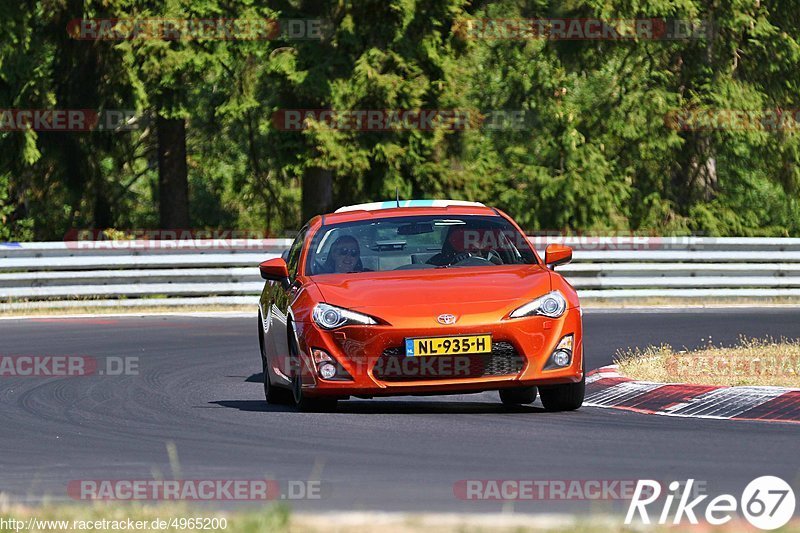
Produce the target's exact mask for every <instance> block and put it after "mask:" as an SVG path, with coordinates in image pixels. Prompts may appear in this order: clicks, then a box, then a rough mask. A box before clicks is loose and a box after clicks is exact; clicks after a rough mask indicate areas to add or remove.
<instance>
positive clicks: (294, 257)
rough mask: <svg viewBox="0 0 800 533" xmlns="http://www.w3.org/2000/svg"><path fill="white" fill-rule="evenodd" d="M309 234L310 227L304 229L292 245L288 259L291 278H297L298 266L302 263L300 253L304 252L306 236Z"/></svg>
mask: <svg viewBox="0 0 800 533" xmlns="http://www.w3.org/2000/svg"><path fill="white" fill-rule="evenodd" d="M307 233H308V226H305V227H303V229H301V230H300V233H298V234H297V237H296V238H295V240H294V242H293V243H292V246H291V248H289V254H288V257H287V258H286V264H287V266H288V267H289V277H290V278H292V279H294V278H295V277H296V276H297V266H298V264H299V263H300V252H302V251H303V242H304V241H305V239H306V234H307Z"/></svg>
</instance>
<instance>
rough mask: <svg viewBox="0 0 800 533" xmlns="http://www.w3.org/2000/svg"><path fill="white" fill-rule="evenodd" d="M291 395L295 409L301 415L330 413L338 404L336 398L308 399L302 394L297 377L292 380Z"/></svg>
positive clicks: (299, 380) (298, 377) (300, 384)
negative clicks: (301, 413)
mask: <svg viewBox="0 0 800 533" xmlns="http://www.w3.org/2000/svg"><path fill="white" fill-rule="evenodd" d="M292 395H293V396H294V404H295V406H297V409H298V410H299V411H301V412H303V413H330V412H332V411H335V410H336V407H337V405H338V404H339V401H338V399H336V398H309V397H308V396H307V395H306V394H305V393H304V392H303V387H302V383H301V379H300V376H299V375H296V376H294V377H293V378H292Z"/></svg>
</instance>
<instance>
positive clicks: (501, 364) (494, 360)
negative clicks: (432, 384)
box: [372, 341, 525, 381]
mask: <svg viewBox="0 0 800 533" xmlns="http://www.w3.org/2000/svg"><path fill="white" fill-rule="evenodd" d="M523 366H525V361H524V359H523V358H522V356H520V354H519V353H518V352H517V349H516V348H514V345H513V344H511V343H510V342H505V341H497V342H493V343H492V352H491V353H485V354H470V355H435V356H425V357H406V355H405V349H404V348H403V347H402V346H393V347H390V348H387V349H386V350H384V351H383V354H382V355H381V357H380V358H379V359H378V361H377V362H376V363H375V366H374V367H373V369H372V373H373V375H374V376H375V377H376V378H378V379H380V380H383V381H419V380H437V379H459V378H480V377H485V376H510V375H516V374H519V373H520V372H521V371H522V368H523Z"/></svg>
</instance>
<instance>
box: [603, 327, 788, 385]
mask: <svg viewBox="0 0 800 533" xmlns="http://www.w3.org/2000/svg"><path fill="white" fill-rule="evenodd" d="M615 362H616V363H617V364H618V365H619V368H620V372H622V374H624V375H626V376H628V377H630V378H632V379H636V380H641V381H655V382H659V383H697V384H703V385H724V386H741V385H761V386H776V387H790V388H800V340H789V339H785V338H781V339H780V340H775V339H773V338H765V339H755V338H747V337H740V338H739V340H738V342H736V343H735V344H734V345H731V346H723V345H715V344H714V343H713V342H712V340H711V338H709V339H708V343H707V344H706V345H705V346H703V347H701V348H699V349H696V350H687V349H683V350H679V351H675V350H674V349H673V348H672V346H669V345H666V344H664V345H661V346H648V347H647V348H644V349H640V348H629V349H627V350H620V351H618V352H617V354H616V357H615Z"/></svg>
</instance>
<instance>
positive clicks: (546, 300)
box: [508, 291, 567, 318]
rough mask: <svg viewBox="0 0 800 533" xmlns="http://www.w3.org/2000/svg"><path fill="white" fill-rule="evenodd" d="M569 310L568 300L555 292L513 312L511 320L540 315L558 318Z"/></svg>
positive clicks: (510, 316)
mask: <svg viewBox="0 0 800 533" xmlns="http://www.w3.org/2000/svg"><path fill="white" fill-rule="evenodd" d="M566 310H567V300H566V299H565V298H564V296H562V294H561V293H560V292H558V291H553V292H550V293H547V294H545V295H544V296H541V297H539V298H537V299H535V300H534V301H532V302H530V303H527V304H525V305H523V306H522V307H519V308H517V309H515V310H514V311H512V312H511V314H510V315H508V316H509V318H520V317H523V316H533V315H540V316H546V317H550V318H558V317H560V316H561V315H563V314H564V311H566Z"/></svg>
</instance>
